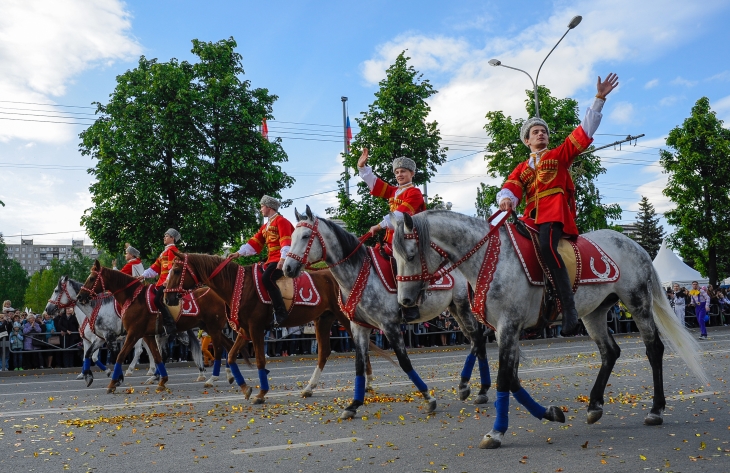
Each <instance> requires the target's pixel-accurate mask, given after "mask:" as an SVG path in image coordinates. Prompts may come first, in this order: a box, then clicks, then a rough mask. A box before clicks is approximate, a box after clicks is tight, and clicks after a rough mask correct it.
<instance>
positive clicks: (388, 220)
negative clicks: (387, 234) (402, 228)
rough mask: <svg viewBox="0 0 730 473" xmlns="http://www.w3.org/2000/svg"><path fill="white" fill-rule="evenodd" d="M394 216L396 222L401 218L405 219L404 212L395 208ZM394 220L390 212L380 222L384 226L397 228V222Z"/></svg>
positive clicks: (392, 228)
mask: <svg viewBox="0 0 730 473" xmlns="http://www.w3.org/2000/svg"><path fill="white" fill-rule="evenodd" d="M393 216H394V217H395V222H397V221H398V220H399V219H403V212H400V211H398V210H395V211H393ZM393 220H394V219H392V218H391V216H390V214H388V215H386V216H385V217H383V220H382V221H381V222H380V226H381V227H383V228H389V229H391V230H395V222H394V221H393Z"/></svg>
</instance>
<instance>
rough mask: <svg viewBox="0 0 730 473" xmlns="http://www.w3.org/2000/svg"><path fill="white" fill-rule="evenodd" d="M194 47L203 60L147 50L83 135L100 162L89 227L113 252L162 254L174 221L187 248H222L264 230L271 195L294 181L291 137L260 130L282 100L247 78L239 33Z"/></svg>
mask: <svg viewBox="0 0 730 473" xmlns="http://www.w3.org/2000/svg"><path fill="white" fill-rule="evenodd" d="M192 43H193V49H192V53H193V54H194V55H195V56H197V58H198V61H197V62H195V63H189V62H187V61H182V62H180V61H178V60H176V59H171V60H170V61H168V62H158V61H157V60H156V59H147V58H145V57H144V56H142V57H141V58H140V60H139V63H138V65H137V67H136V68H135V69H132V70H129V71H127V72H125V73H124V74H121V75H120V76H118V77H117V85H116V88H115V89H114V91H113V93H112V94H111V95H110V100H109V102H108V103H107V104H102V103H97V104H96V105H97V114H98V115H99V118H98V119H97V120H96V122H95V123H94V124H93V125H92V126H90V127H89V128H88V129H86V130H85V131H84V132H82V133H81V135H80V138H81V143H80V150H81V153H82V154H83V155H87V156H91V157H93V158H95V159H96V160H97V164H96V166H95V167H94V168H93V169H90V170H89V172H90V173H91V174H92V175H93V176H95V177H96V179H97V181H96V182H95V183H94V184H92V186H91V187H90V190H91V195H92V201H93V204H94V206H93V207H92V208H90V209H88V210H87V211H86V212H85V213H84V215H83V217H82V219H81V224H82V225H84V226H85V227H86V229H87V231H88V233H89V236H91V238H92V239H93V240H94V242H95V243H96V245H97V246H98V247H100V248H102V249H104V250H106V251H108V252H109V253H110V254H119V253H121V252H123V250H124V246H123V245H124V242H131V243H132V245H133V246H134V247H135V248H138V249H139V250H140V251H141V252H142V254H143V256H145V257H148V258H153V257H154V256H156V255H157V253H158V252H159V250H160V249H161V248H160V247H161V243H162V241H161V240H162V236H163V235H164V232H165V230H167V229H168V228H169V227H174V228H177V229H178V230H180V232H181V234H182V236H183V240H184V241H185V242H186V244H185V248H186V250H188V251H201V252H207V253H210V252H217V251H219V250H220V249H221V247H222V246H223V244H224V243H226V242H231V241H233V240H234V239H236V237H238V236H240V235H241V234H242V233H250V232H251V231H252V230H253V229H254V228H256V226H257V222H258V218H257V213H258V206H259V205H258V201H259V199H260V197H261V195H262V194H270V195H277V194H278V193H279V191H280V190H281V189H283V188H285V187H289V186H290V185H291V184H292V182H293V179H292V178H291V177H290V176H288V175H287V174H285V173H284V172H283V171H282V170H281V168H280V166H279V163H282V162H285V161H286V160H287V155H286V153H285V152H284V150H283V148H282V146H281V140H280V139H276V140H273V141H269V140H267V139H265V138H264V137H262V136H261V133H260V132H259V130H258V127H259V126H260V125H261V122H262V119H264V118H266V119H272V118H273V115H272V113H273V108H272V107H273V104H274V101H276V99H277V96H275V95H272V94H270V93H269V91H268V90H267V89H262V88H252V87H251V84H250V82H249V81H247V80H243V79H242V76H243V74H244V70H243V67H242V63H241V55H240V54H238V53H237V52H235V47H236V42H235V41H234V40H233V38H230V39H228V40H222V41H219V42H216V43H209V42H202V41H198V40H193V42H192Z"/></svg>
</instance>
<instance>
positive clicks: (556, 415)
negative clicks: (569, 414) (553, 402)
mask: <svg viewBox="0 0 730 473" xmlns="http://www.w3.org/2000/svg"><path fill="white" fill-rule="evenodd" d="M542 418H543V419H546V420H549V421H551V422H560V423H561V424H565V414H563V410H562V409H561V408H559V407H558V406H548V408H547V410H546V411H545V414H543V416H542Z"/></svg>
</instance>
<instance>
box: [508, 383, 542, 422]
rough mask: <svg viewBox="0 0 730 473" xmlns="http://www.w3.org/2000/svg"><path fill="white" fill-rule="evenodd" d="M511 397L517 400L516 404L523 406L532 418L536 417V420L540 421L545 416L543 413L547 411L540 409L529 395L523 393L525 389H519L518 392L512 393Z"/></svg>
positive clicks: (525, 392)
mask: <svg viewBox="0 0 730 473" xmlns="http://www.w3.org/2000/svg"><path fill="white" fill-rule="evenodd" d="M512 395H513V396H514V397H515V399H517V402H519V403H520V404H522V405H523V406H525V407H526V408H527V410H528V411H529V412H530V414H532V415H533V416H535V417H537V418H538V419H542V416H544V415H545V411H547V409H546V408H544V407H542V406H541V405H540V404H538V403H537V401H535V400H534V399H532V396H530V394H529V393H528V392H527V391H525V388H520V390H519V391H515V392H513V393H512Z"/></svg>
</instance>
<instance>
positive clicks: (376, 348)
mask: <svg viewBox="0 0 730 473" xmlns="http://www.w3.org/2000/svg"><path fill="white" fill-rule="evenodd" d="M369 348H370V350H372V351H373V352H374V353H375V354H376V355H380V356H382V357H383V358H385V359H386V360H388V361H390V362H391V363H392V364H393V366H395V367H396V368H400V365H399V364H398V363H396V362H395V360H393V358H391V356H390V355H389V354H388V352H387V351H385V350H383V349H382V348H380V347H379V346H377V345H376V344H375V343H373V341H372V340H370V347H369Z"/></svg>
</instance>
